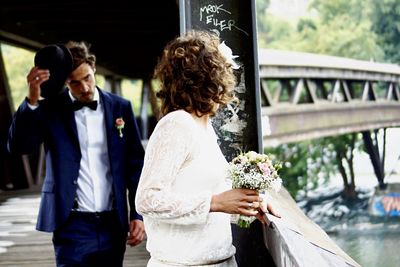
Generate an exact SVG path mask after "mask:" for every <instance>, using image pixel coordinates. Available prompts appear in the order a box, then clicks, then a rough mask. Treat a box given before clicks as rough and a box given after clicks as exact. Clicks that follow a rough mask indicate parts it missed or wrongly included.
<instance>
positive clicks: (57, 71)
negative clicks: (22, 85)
mask: <svg viewBox="0 0 400 267" xmlns="http://www.w3.org/2000/svg"><path fill="white" fill-rule="evenodd" d="M34 61H35V66H37V67H39V68H40V69H48V70H49V71H50V78H49V80H47V81H45V82H44V83H42V84H41V86H40V89H41V96H43V97H45V98H49V97H53V96H56V95H58V94H59V93H60V92H61V91H62V90H63V89H64V86H65V81H66V80H67V78H68V75H69V74H70V73H71V71H72V63H73V62H72V55H71V52H70V51H69V50H68V48H66V47H65V46H64V45H62V44H53V45H48V46H45V47H43V48H42V49H40V50H39V51H38V52H37V53H36V55H35V60H34Z"/></svg>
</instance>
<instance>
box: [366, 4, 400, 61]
mask: <svg viewBox="0 0 400 267" xmlns="http://www.w3.org/2000/svg"><path fill="white" fill-rule="evenodd" d="M371 1H372V10H373V14H372V21H373V25H372V29H373V30H374V31H375V32H376V34H378V36H379V39H378V42H379V44H380V45H381V47H382V48H383V50H384V51H385V59H386V61H387V62H391V63H397V64H400V1H398V0H371Z"/></svg>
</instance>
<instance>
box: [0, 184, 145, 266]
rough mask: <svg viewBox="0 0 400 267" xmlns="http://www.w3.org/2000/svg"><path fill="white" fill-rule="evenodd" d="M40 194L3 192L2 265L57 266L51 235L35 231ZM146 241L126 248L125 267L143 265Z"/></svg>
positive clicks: (0, 222) (0, 212) (0, 225)
mask: <svg viewBox="0 0 400 267" xmlns="http://www.w3.org/2000/svg"><path fill="white" fill-rule="evenodd" d="M39 201H40V195H39V193H34V192H22V191H21V192H10V191H7V192H0V267H4V266H7V267H25V266H30V267H50V266H52V267H53V266H55V261H54V252H53V246H52V243H51V234H48V233H43V232H38V231H36V230H35V224H36V216H37V212H38V207H39ZM148 259H149V254H148V252H147V251H146V248H145V242H142V243H141V244H140V245H139V246H138V247H134V248H131V247H129V246H128V247H127V248H126V254H125V261H124V266H125V267H143V266H146V263H147V261H148Z"/></svg>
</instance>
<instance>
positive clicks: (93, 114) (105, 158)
mask: <svg viewBox="0 0 400 267" xmlns="http://www.w3.org/2000/svg"><path fill="white" fill-rule="evenodd" d="M95 63H96V57H95V56H94V55H93V54H91V53H90V52H89V48H88V46H87V45H86V44H85V43H83V42H69V43H68V44H67V45H66V46H64V45H50V46H46V47H44V48H42V49H41V50H39V51H38V53H37V54H36V56H35V67H33V68H32V69H31V70H30V72H29V74H28V76H27V81H28V84H29V92H28V97H27V98H26V99H25V100H24V101H23V103H22V104H21V105H20V107H19V109H18V111H17V112H16V113H15V115H14V119H13V122H12V125H11V128H10V132H9V140H8V149H9V150H10V152H12V153H19V154H27V153H30V152H32V151H33V150H35V149H37V148H38V147H39V145H40V144H41V143H42V142H43V143H44V146H45V151H46V177H45V180H44V184H43V188H42V198H41V205H40V210H39V216H38V221H37V226H36V227H37V229H38V230H40V231H46V232H53V245H54V250H55V255H56V261H57V266H96V267H97V266H122V262H123V257H124V253H125V248H126V243H127V244H129V245H131V246H135V245H137V244H139V243H140V242H141V241H142V240H143V239H144V235H145V233H144V227H143V222H142V218H141V217H140V215H138V213H137V212H136V210H135V206H134V200H135V193H136V187H137V184H138V180H139V176H140V172H141V169H142V165H143V156H144V151H143V147H142V145H141V141H140V137H139V134H138V129H137V125H136V122H135V118H134V115H133V112H132V107H131V104H130V103H129V102H128V101H127V100H124V99H122V98H121V97H118V96H116V95H112V94H110V93H107V92H104V91H102V90H100V89H99V88H98V87H96V82H95V75H94V74H95V71H96V67H95ZM65 84H66V86H67V87H68V90H67V89H65V88H64V86H65ZM40 96H44V97H45V99H39V98H40ZM127 190H128V191H129V208H130V210H129V218H128V205H127V202H128V201H127ZM127 233H129V235H127Z"/></svg>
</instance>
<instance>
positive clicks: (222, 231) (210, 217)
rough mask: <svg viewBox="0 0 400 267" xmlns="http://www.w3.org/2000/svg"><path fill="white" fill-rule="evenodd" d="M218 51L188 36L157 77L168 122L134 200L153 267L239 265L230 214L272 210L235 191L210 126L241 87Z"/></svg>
mask: <svg viewBox="0 0 400 267" xmlns="http://www.w3.org/2000/svg"><path fill="white" fill-rule="evenodd" d="M219 45H220V41H219V39H218V37H216V36H215V35H212V34H210V33H206V32H200V31H191V32H188V33H186V34H185V35H183V36H181V37H178V38H176V39H174V40H173V41H171V42H170V43H169V44H168V45H167V46H166V47H165V49H164V52H163V55H162V57H161V59H160V61H159V62H158V65H157V67H156V70H155V77H156V78H159V80H160V81H161V87H162V89H161V91H160V92H159V93H158V97H159V98H160V99H161V105H162V106H161V108H162V114H163V118H162V119H161V120H160V121H159V122H158V124H157V126H156V128H155V130H154V132H153V134H152V135H151V137H150V140H149V142H148V145H147V148H146V155H145V162H144V167H143V171H142V175H141V178H140V182H139V186H138V189H137V193H136V210H137V211H138V212H139V213H141V214H142V215H143V219H144V224H145V229H146V233H147V250H148V251H149V252H150V254H151V258H150V261H149V263H148V266H153V267H155V266H218V267H224V266H226V267H228V266H229V267H230V266H237V265H236V261H235V258H234V254H235V247H234V246H233V245H232V234H231V226H230V214H242V215H248V216H258V217H259V218H261V216H260V215H261V214H262V213H263V212H266V211H267V210H266V207H263V205H261V203H262V199H261V197H260V196H259V195H258V193H257V192H256V191H255V190H249V189H231V184H230V181H229V179H228V177H227V167H228V163H227V161H226V160H225V158H224V156H223V154H222V152H221V150H220V148H219V146H218V144H217V137H216V135H215V132H214V130H213V128H212V126H211V124H210V116H213V115H215V112H216V111H217V109H218V107H219V105H224V104H226V103H228V101H231V100H232V99H233V97H232V91H233V87H234V86H235V76H234V74H233V70H232V65H231V63H229V61H228V60H227V59H226V58H225V57H224V56H223V55H222V54H221V52H220V51H219V49H218V46H219Z"/></svg>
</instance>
